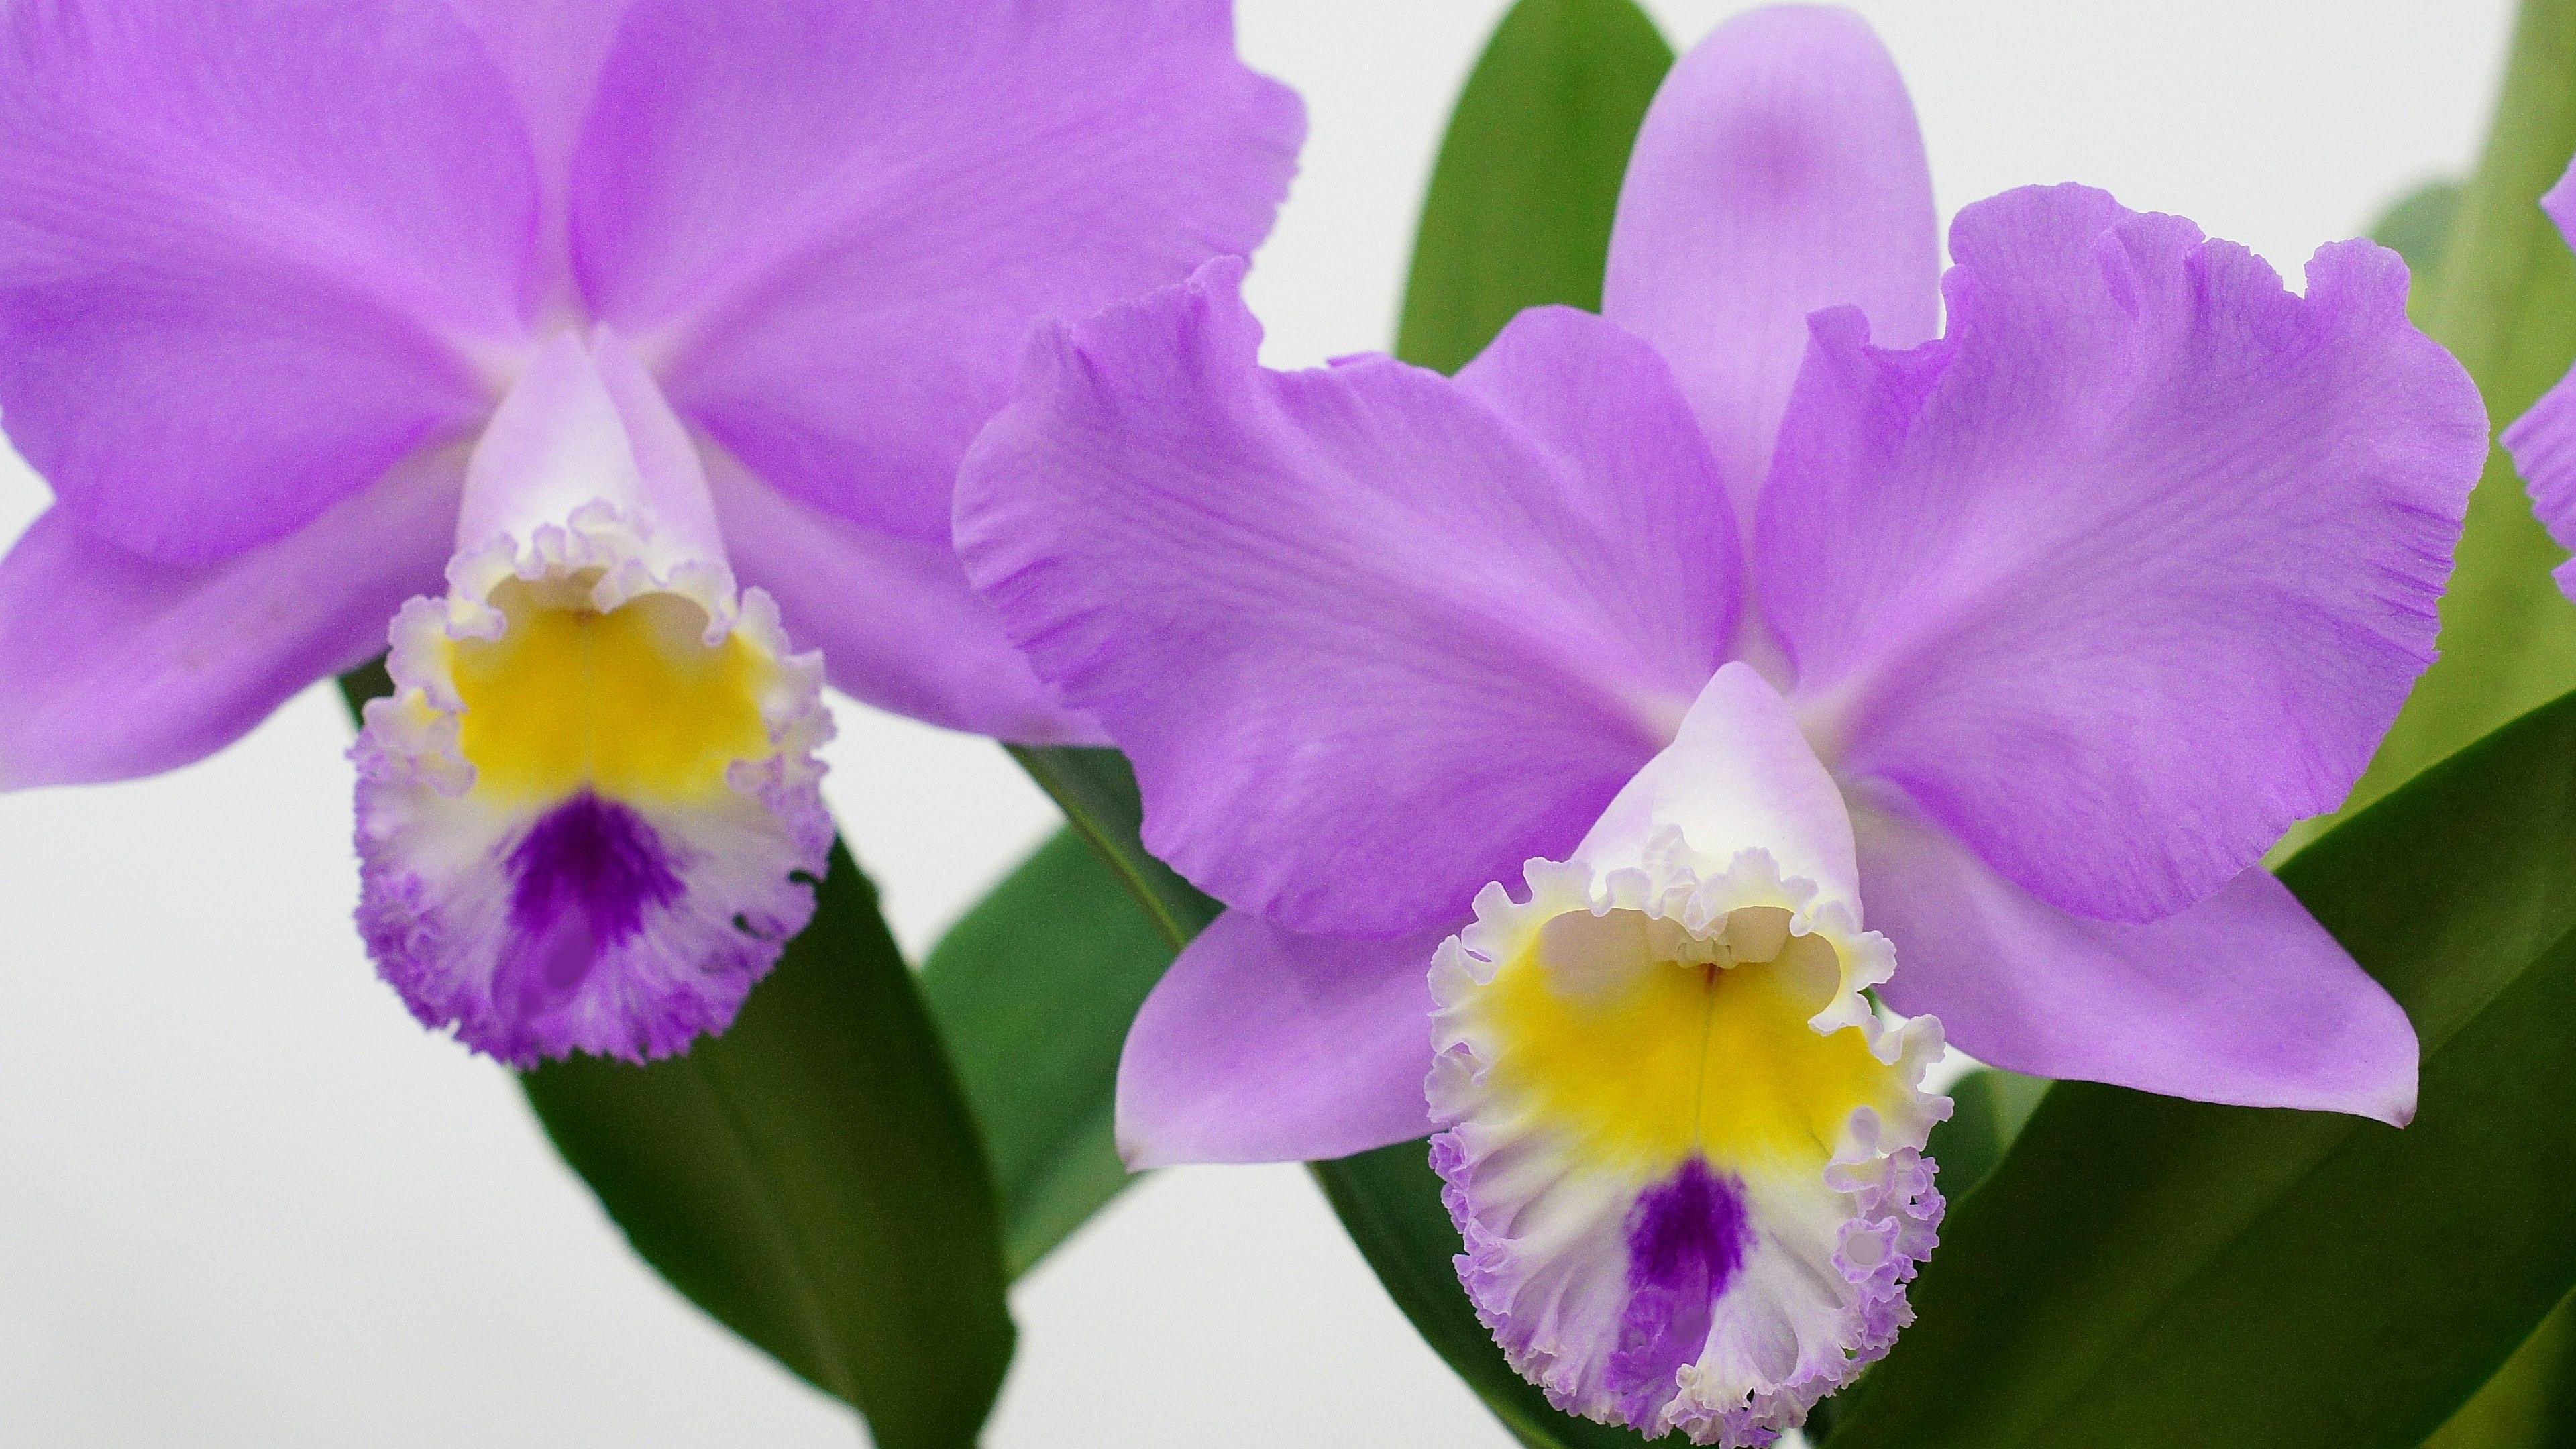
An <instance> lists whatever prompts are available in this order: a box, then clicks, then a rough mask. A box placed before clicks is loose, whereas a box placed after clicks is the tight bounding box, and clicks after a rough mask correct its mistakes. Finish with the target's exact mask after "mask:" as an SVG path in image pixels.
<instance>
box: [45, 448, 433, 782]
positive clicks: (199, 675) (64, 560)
mask: <svg viewBox="0 0 2576 1449" xmlns="http://www.w3.org/2000/svg"><path fill="white" fill-rule="evenodd" d="M463 469H464V465H463V462H462V460H461V459H459V458H457V457H456V456H455V455H454V454H453V453H449V454H445V455H433V456H425V457H422V458H420V459H416V460H414V461H413V462H411V463H409V464H407V465H405V466H404V467H403V468H401V469H399V470H397V471H396V472H395V473H394V474H393V475H391V476H389V477H387V478H386V479H385V480H384V481H383V482H382V483H380V484H379V485H378V486H376V487H373V488H370V489H367V490H366V491H365V492H362V493H360V494H358V495H357V496H356V497H354V498H351V499H348V500H346V501H345V502H342V503H340V504H339V505H337V506H336V507H334V508H332V509H331V511H329V512H327V513H325V514H323V515H322V516H321V517H320V518H319V519H316V520H315V521H314V522H313V523H311V524H310V525H308V526H306V527H305V528H303V529H302V530H300V531H298V532H296V533H293V534H290V535H288V536H287V537H285V538H282V539H279V540H277V541H276V542H274V543H269V544H263V545H261V546H259V547H256V548H253V549H250V550H249V551H247V552H244V553H242V554H239V555H236V556H235V557H233V558H231V559H228V560H225V561H224V562H222V563H218V564H209V565H200V566H195V567H190V566H186V565H181V564H167V563H156V562H154V561H152V560H150V559H146V558H140V557H137V556H136V555H134V554H131V553H128V552H126V551H125V550H123V549H121V548H118V547H117V546H116V545H114V544H112V543H108V542H106V541H104V540H101V539H98V538H95V537H92V536H91V535H90V534H88V533H86V532H84V531H83V530H82V529H81V527H80V525H78V524H77V523H75V522H73V520H72V518H71V515H70V513H69V511H68V510H66V509H63V508H59V507H57V508H55V509H54V510H52V511H51V512H49V513H47V514H45V516H43V517H42V518H39V519H37V520H36V522H35V525H34V526H33V527H31V528H29V529H28V530H27V533H26V536H25V537H23V538H21V539H19V540H18V543H17V546H16V547H15V548H13V549H11V550H10V552H9V555H8V557H7V558H5V559H0V789H16V788H20V787H23V786H28V785H66V784H78V783H86V782H91V781H99V780H121V779H130V778H132V777H134V776H137V775H150V774H154V773H157V772H159V771H162V770H168V769H175V768H177V767H178V766H180V765H184V764H187V763H189V762H190V761H192V760H196V759H200V758H202V757H204V756H206V755H208V754H212V753H213V752H214V751H216V750H218V749H220V748H222V747H223V746H225V745H227V744H230V743H231V742H232V741H233V740H235V739H238V738H239V737H240V736H241V735H243V734H244V733H246V732H248V731H249V729H250V728H251V726H253V725H255V724H258V723H259V722H260V721H261V720H263V719H266V718H267V717H268V714H269V712H270V711H271V710H274V709H275V708H277V707H278V706H279V705H280V704H283V703H285V701H286V700H287V698H288V697H289V696H291V695H293V694H294V693H295V692H296V691H298V690H300V689H302V688H304V686H306V685H308V684H311V683H312V682H313V681H315V680H317V679H321V678H325V677H327V676H329V675H332V674H335V673H338V672H340V671H342V670H345V669H349V668H352V667H354V666H356V665H358V664H360V663H362V662H364V661H365V660H367V659H369V658H371V657H373V656H374V655H377V654H380V653H382V652H383V651H384V647H385V626H386V624H387V623H388V622H389V621H391V619H392V618H393V615H394V611H395V610H396V609H399V608H400V607H402V602H403V600H404V599H406V598H409V597H410V596H412V595H413V594H417V593H420V592H422V591H424V590H427V589H434V588H436V587H438V581H439V570H440V568H441V566H442V565H444V564H445V563H446V562H447V550H448V545H449V543H450V542H451V541H452V534H451V530H452V529H453V528H454V526H455V520H456V499H457V492H458V489H459V488H460V487H461V486H462V474H463Z"/></svg>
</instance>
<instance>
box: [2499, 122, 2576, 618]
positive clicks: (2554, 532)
mask: <svg viewBox="0 0 2576 1449" xmlns="http://www.w3.org/2000/svg"><path fill="white" fill-rule="evenodd" d="M2540 208H2541V210H2543V211H2545V212H2547V213H2549V219H2550V220H2551V221H2554V222H2556V223H2557V224H2558V232H2559V235H2560V236H2562V237H2565V238H2566V239H2567V241H2568V243H2569V245H2571V246H2576V165H2571V166H2570V167H2569V168H2568V172H2567V174H2566V175H2564V176H2561V177H2560V178H2558V184H2557V185H2556V186H2553V187H2551V188H2549V194H2548V195H2546V196H2543V197H2542V198H2540ZM2499 441H2501V442H2502V443H2503V444H2504V447H2505V451H2506V452H2508V453H2511V454H2512V455H2513V467H2514V471H2515V472H2517V473H2519V474H2521V475H2522V478H2523V481H2524V483H2525V484H2526V485H2528V486H2529V488H2530V490H2531V507H2532V511H2533V512H2534V513H2537V514H2538V515H2539V516H2540V522H2541V524H2542V526H2544V527H2546V528H2547V529H2548V530H2549V536H2550V538H2552V539H2553V540H2555V541H2556V542H2557V544H2558V546H2559V547H2560V548H2564V549H2576V372H2571V373H2570V374H2569V375H2568V376H2566V377H2562V378H2560V379H2559V380H2558V384H2557V386H2555V387H2552V388H2551V389H2550V390H2549V391H2548V392H2546V393H2543V394H2541V397H2540V401H2538V402H2536V403H2533V404H2532V405H2531V411H2529V412H2527V413H2524V414H2523V415H2522V416H2521V417H2518V418H2516V419H2514V420H2513V424H2512V426H2510V427H2508V428H2506V429H2505V430H2504V436H2503V437H2502V438H2501V439H2500V440H2499ZM2555 577H2556V578H2557V580H2558V587H2559V588H2560V589H2561V590H2562V591H2564V592H2565V593H2566V594H2567V595H2568V596H2569V597H2570V598H2576V559H2569V560H2568V561H2566V562H2564V563H2561V564H2560V565H2559V566H2558V568H2557V570H2556V571H2555Z"/></svg>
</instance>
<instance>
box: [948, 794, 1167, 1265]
mask: <svg viewBox="0 0 2576 1449" xmlns="http://www.w3.org/2000/svg"><path fill="white" fill-rule="evenodd" d="M1113 758H1114V757H1113ZM1122 763H1123V762H1122ZM1171 961H1172V945H1171V942H1170V941H1169V940H1168V939H1167V938H1166V937H1165V936H1164V935H1163V933H1162V932H1161V931H1160V930H1158V929H1157V928H1156V926H1155V924H1154V921H1153V918H1152V917H1150V916H1148V915H1147V914H1146V913H1145V911H1144V910H1143V909H1142V908H1141V907H1140V906H1139V905H1138V904H1137V902H1136V898H1135V897H1134V896H1132V895H1130V894H1128V891H1127V888H1126V886H1125V885H1124V884H1123V883H1122V882H1121V881H1120V879H1119V877H1118V875H1117V874H1116V872H1114V871H1112V870H1111V869H1110V868H1109V866H1108V864H1107V862H1106V861H1105V860H1104V859H1103V857H1102V856H1101V855H1100V854H1099V853H1098V852H1097V851H1095V850H1093V849H1092V848H1091V847H1090V846H1089V845H1087V844H1085V843H1084V842H1083V841H1082V840H1081V839H1079V838H1078V837H1076V836H1075V835H1074V834H1073V833H1072V832H1070V831H1060V832H1058V833H1057V834H1056V836H1055V837H1054V838H1053V839H1051V840H1049V841H1048V842H1047V843H1046V844H1044V845H1042V846H1040V847H1038V850H1037V853H1036V854H1034V855H1032V856H1030V857H1029V859H1028V860H1027V862H1026V863H1024V864H1023V865H1021V866H1020V868H1019V869H1017V870H1015V871H1013V872H1012V873H1011V875H1010V876H1009V878H1008V879H1006V880H1004V881H1003V882H1002V883H1001V885H999V886H998V887H996V888H995V889H994V891H993V893H992V894H991V895H989V896H986V897H985V898H984V900H983V901H982V902H981V903H980V904H978V905H977V906H976V907H975V909H974V910H972V911H970V912H968V913H967V915H966V918H965V919H964V920H961V921H959V922H958V923H957V924H956V926H955V927H953V928H951V929H950V931H949V932H948V934H947V936H946V937H945V938H943V939H942V940H941V941H940V943H939V945H938V946H937V947H936V948H935V949H933V950H932V951H931V953H930V961H929V964H928V965H927V966H925V967H924V968H923V970H922V973H921V990H922V995H923V997H924V998H925V999H926V1000H927V1001H928V1003H929V1006H930V1014H931V1017H932V1018H933V1019H934V1020H935V1021H937V1022H938V1024H939V1029H940V1035H941V1036H942V1037H943V1038H945V1039H946V1041H947V1043H948V1050H949V1053H950V1054H951V1056H953V1057H954V1058H955V1060H956V1064H957V1076H958V1080H959V1081H960V1082H961V1083H962V1084H963V1085H964V1087H965V1089H966V1096H967V1099H968V1100H969V1101H971V1102H972V1103H973V1104H974V1106H975V1117H976V1120H977V1121H979V1122H981V1123H982V1124H983V1129H984V1133H983V1135H984V1146H985V1148H986V1150H987V1151H989V1152H990V1153H991V1155H992V1159H993V1174H994V1176H995V1178H997V1179H998V1180H999V1183H1000V1186H1001V1190H1002V1201H1003V1204H1004V1206H1005V1207H1006V1208H1007V1210H1008V1211H1007V1216H1006V1224H1007V1227H1006V1231H1005V1234H1004V1243H1005V1246H1006V1248H1007V1253H1006V1259H1007V1261H1008V1263H1009V1266H1010V1271H1011V1274H1012V1276H1013V1277H1017V1276H1018V1275H1019V1274H1021V1273H1023V1272H1026V1271H1027V1270H1028V1269H1029V1267H1030V1266H1031V1265H1033V1264H1035V1263H1036V1262H1037V1261H1038V1260H1039V1259H1040V1258H1042V1257H1045V1256H1046V1254H1047V1250H1049V1249H1050V1248H1053V1247H1054V1246H1055V1245H1056V1244H1057V1243H1059V1242H1062V1241H1063V1240H1064V1238H1065V1235H1066V1234H1068V1233H1071V1232H1072V1231H1073V1230H1074V1229H1075V1228H1078V1227H1080V1226H1082V1224H1083V1223H1084V1222H1086V1221H1088V1220H1089V1219H1090V1217H1091V1215H1092V1214H1093V1213H1096V1212H1098V1211H1100V1209H1101V1208H1103V1207H1105V1206H1107V1205H1108V1202H1109V1200H1110V1199H1111V1198H1113V1197H1116V1196H1117V1195H1118V1194H1119V1193H1120V1192H1121V1191H1122V1190H1124V1189H1125V1188H1126V1186H1127V1184H1128V1183H1129V1182H1131V1181H1133V1180H1134V1179H1133V1178H1131V1177H1130V1176H1129V1175H1128V1172H1127V1168H1126V1165H1125V1164H1124V1163H1122V1162H1120V1161H1119V1160H1118V1149H1117V1145H1116V1142H1115V1139H1114V1135H1113V1132H1112V1126H1113V1118H1112V1109H1113V1107H1114V1106H1115V1096H1116V1092H1115V1090H1114V1089H1115V1086H1116V1083H1117V1077H1118V1053H1119V1049H1120V1048H1121V1047H1122V1046H1123V1045H1124V1044H1125V1042H1126V1040H1127V1026H1128V1023H1129V1022H1132V1021H1134V1020H1135V1019H1136V1008H1138V1007H1139V1006H1142V1005H1143V1004H1144V1002H1145V996H1146V993H1148V992H1150V991H1152V990H1153V989H1154V983H1155V982H1157V981H1159V980H1161V979H1162V976H1163V968H1165V967H1166V966H1169V965H1170V964H1171Z"/></svg>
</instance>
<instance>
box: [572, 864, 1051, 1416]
mask: <svg viewBox="0 0 2576 1449" xmlns="http://www.w3.org/2000/svg"><path fill="white" fill-rule="evenodd" d="M819 897H820V899H819V901H818V903H817V905H816V909H815V912H814V921H813V924H812V925H810V926H808V927H806V929H805V932H804V934H802V935H800V936H798V937H797V938H796V939H795V941H793V942H792V943H790V944H789V946H788V948H787V952H786V954H785V955H784V956H783V957H782V958H780V960H779V963H778V967H777V969H776V970H774V971H772V972H771V973H770V975H769V978H768V979H767V980H765V981H763V982H762V983H761V984H760V986H759V987H758V988H757V989H756V990H754V991H753V992H752V994H751V999H750V1000H749V1001H747V1002H746V1003H744V1005H743V1009H742V1015H741V1016H740V1017H738V1018H736V1019H735V1021H734V1024H733V1026H732V1028H731V1029H729V1030H727V1031H726V1032H725V1034H724V1035H722V1036H720V1037H714V1038H709V1039H704V1040H701V1041H700V1042H699V1043H698V1044H697V1045H696V1046H695V1047H694V1048H692V1049H691V1050H690V1052H689V1053H688V1054H687V1055H686V1056H681V1057H673V1058H670V1059H668V1060H665V1061H659V1062H655V1063H653V1064H652V1065H650V1066H644V1067H636V1066H629V1065H627V1064H626V1063H623V1062H615V1061H607V1060H603V1059H600V1058H596V1057H575V1058H572V1059H571V1060H569V1061H562V1062H555V1063H551V1064H549V1065H547V1066H544V1067H540V1068H538V1069H537V1070H535V1071H533V1072H528V1073H526V1074H524V1075H523V1077H522V1078H521V1080H522V1082H523V1083H524V1084H525V1086H526V1088H527V1092H528V1100H529V1101H530V1102H531V1103H533V1104H534V1105H535V1107H536V1109H537V1116H538V1117H539V1118H540V1119H541V1120H543V1121H544V1123H545V1126H546V1131H547V1133H548V1135H550V1136H552V1137H553V1138H554V1142H555V1147H556V1148H557V1149H558V1150H559V1151H561V1152H562V1153H563V1156H564V1160H565V1161H566V1162H569V1163H571V1164H572V1166H573V1169H574V1170H575V1171H577V1172H579V1173H580V1174H581V1175H582V1177H583V1178H584V1179H585V1180H586V1181H588V1182H589V1183H590V1186H591V1189H592V1190H593V1191H594V1192H597V1193H598V1194H599V1200H600V1203H601V1205H602V1206H604V1207H605V1208H607V1209H608V1213H609V1216H610V1217H613V1218H615V1219H616V1220H617V1223H618V1226H620V1227H622V1228H624V1229H625V1230H626V1236H627V1239H628V1240H629V1241H630V1242H632V1243H633V1244H634V1245H635V1251H636V1252H637V1253H639V1254H641V1255H642V1256H643V1258H644V1260H645V1261H646V1262H648V1263H651V1264H652V1265H653V1266H654V1267H655V1268H656V1269H658V1270H659V1271H660V1272H661V1274H662V1276H663V1277H665V1278H667V1279H669V1280H670V1281H671V1284H672V1286H673V1287H676V1288H678V1289H679V1290H680V1291H681V1292H683V1293H685V1294H687V1295H688V1296H689V1297H690V1298H691V1299H692V1300H694V1301H695V1302H696V1303H697V1304H698V1306H699V1307H701V1308H704V1309H706V1310H707V1311H708V1312H709V1313H712V1314H714V1315H715V1316H716V1317H717V1318H719V1319H721V1320H723V1322H724V1323H725V1325H726V1326H727V1327H729V1328H731V1329H733V1330H734V1331H735V1332H736V1333H739V1334H741V1335H742V1336H743V1337H745V1338H747V1339H750V1340H751V1341H752V1342H753V1343H756V1344H758V1345H760V1346H761V1347H762V1348H764V1349H766V1350H768V1351H769V1352H770V1353H771V1354H772V1355H773V1356H775V1357H776V1358H777V1359H778V1360H779V1362H781V1363H784V1364H786V1365H787V1366H788V1367H789V1368H791V1369H794V1370H795V1371H796V1372H797V1373H799V1374H801V1375H803V1376H804V1377H805V1378H807V1379H809V1380H811V1381H812V1382H813V1383H814V1384H815V1385H817V1386H818V1387H820V1388H823V1389H825V1390H827V1391H829V1392H831V1393H833V1394H837V1395H839V1396H840V1397H841V1398H843V1399H846V1400H848V1401H849V1402H850V1403H851V1404H853V1405H855V1406H856V1407H857V1408H858V1409H859V1411H860V1412H861V1413H863V1414H865V1415H866V1416H867V1419H868V1426H869V1429H870V1431H871V1432H872V1433H873V1434H874V1435H875V1438H876V1442H877V1444H878V1445H880V1446H881V1449H910V1446H920V1449H936V1446H957V1445H971V1444H973V1443H974V1442H975V1434H976V1430H977V1429H978V1428H980V1427H981V1426H982V1424H983V1422H984V1417H985V1415H986V1414H988V1413H990V1412H991V1410H992V1406H993V1396H994V1394H995V1393H996V1392H998V1391H999V1390H1000V1388H1001V1384H1002V1371H1003V1369H1004V1368H1005V1367H1006V1366H1007V1365H1008V1364H1009V1363H1010V1358H1011V1342H1012V1328H1011V1320H1010V1313H1009V1309H1008V1308H1007V1306H1006V1305H1005V1304H1004V1302H1003V1296H1002V1290H1003V1288H1004V1285H1005V1284H1006V1282H1007V1278H1006V1276H1005V1274H1004V1273H1003V1270H1002V1253H1001V1230H1000V1227H1001V1225H1000V1222H999V1214H998V1213H997V1212H996V1210H995V1208H994V1205H993V1186H992V1179H991V1176H990V1172H989V1169H988V1168H987V1166H986V1164H985V1161H984V1154H983V1150H982V1147H981V1146H980V1144H979V1143H978V1142H977V1140H976V1135H975V1124H974V1119H973V1117H972V1116H971V1114H970V1113H969V1112H968V1111H967V1107H966V1101H965V1097H964V1094H963V1093H961V1092H960V1091H959V1090H958V1087H957V1083H956V1080H955V1078H954V1077H952V1076H951V1075H950V1073H949V1069H948V1063H947V1061H946V1059H945V1058H944V1057H943V1055H942V1054H941V1051H940V1043H939V1037H938V1035H937V1033H936V1032H935V1031H934V1030H933V1029H932V1026H931V1021H930V1015H929V1013H928V1012H927V1011H926V1010H924V1009H923V1007H922V1003H921V997H920V995H919V993H918V992H917V991H916V989H915V987H914V984H913V979H912V972H911V970H910V969H909V968H908V967H906V966H905V965H904V962H903V958H902V956H901V954H900V953H898V952H897V950H896V949H895V944H894V938H893V937H891V936H890V935H888V934H887V933H886V929H885V923H884V921H883V919H882V918H881V917H880V916H879V915H878V913H877V899H876V889H875V887H874V886H872V885H871V884H869V882H868V879H867V877H866V876H864V875H861V874H860V873H859V868H858V865H857V864H856V863H855V862H854V861H852V860H851V859H850V857H849V853H848V852H847V851H846V850H843V849H841V848H840V847H839V846H838V845H835V846H834V848H833V852H832V868H831V874H829V875H828V876H826V877H825V878H824V880H823V882H822V886H821V889H820V891H819Z"/></svg>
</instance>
